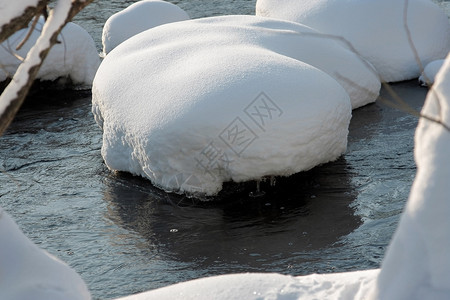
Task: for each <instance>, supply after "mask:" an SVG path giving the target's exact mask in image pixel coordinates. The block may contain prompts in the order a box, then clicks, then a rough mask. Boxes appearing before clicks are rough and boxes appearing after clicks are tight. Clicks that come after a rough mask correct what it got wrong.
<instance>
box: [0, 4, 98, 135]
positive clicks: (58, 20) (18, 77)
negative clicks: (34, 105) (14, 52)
mask: <svg viewBox="0 0 450 300" xmlns="http://www.w3.org/2000/svg"><path fill="white" fill-rule="evenodd" d="M31 1H32V0H28V2H31ZM92 1H93V0H58V2H57V4H56V6H55V8H54V9H53V10H52V11H50V14H49V18H48V19H47V21H46V22H45V25H44V28H43V30H42V33H41V35H40V37H39V39H38V40H37V41H36V44H35V45H34V46H33V48H31V49H30V51H29V52H28V55H27V57H26V58H25V60H24V62H23V63H22V64H21V65H20V66H19V68H18V69H17V71H16V73H15V74H14V77H13V79H12V80H11V82H10V83H9V85H8V86H7V87H6V89H5V90H4V91H3V93H2V95H1V96H0V135H2V134H3V132H4V131H5V130H6V128H7V127H8V126H9V124H10V123H11V122H12V120H13V118H14V116H15V115H16V113H17V111H18V110H19V108H20V106H21V105H22V103H23V101H24V99H25V97H26V95H27V94H28V91H29V90H30V88H31V85H32V84H33V81H34V79H35V78H36V76H37V74H38V71H39V69H40V67H41V65H42V63H43V61H44V60H45V58H46V57H47V54H48V53H49V51H50V49H51V47H52V46H53V45H54V44H56V42H57V37H58V35H59V33H60V32H61V30H62V29H63V27H64V26H65V24H66V23H68V22H70V20H71V19H72V18H73V17H74V16H75V15H76V14H77V13H78V12H80V11H81V10H82V9H83V8H84V7H86V6H87V5H88V4H89V3H91V2H92ZM22 6H23V5H22ZM24 14H25V12H24ZM38 14H39V12H38ZM23 22H25V21H23ZM28 22H29V21H26V22H25V23H24V24H25V25H26V26H28ZM2 32H3V30H2Z"/></svg>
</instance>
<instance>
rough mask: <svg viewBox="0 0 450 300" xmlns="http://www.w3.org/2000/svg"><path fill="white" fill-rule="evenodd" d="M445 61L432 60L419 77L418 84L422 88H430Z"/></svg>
mask: <svg viewBox="0 0 450 300" xmlns="http://www.w3.org/2000/svg"><path fill="white" fill-rule="evenodd" d="M444 61H445V59H438V60H433V61H432V62H430V63H429V64H427V65H426V66H425V68H424V70H423V72H422V74H421V75H420V77H419V83H420V84H421V85H422V86H432V85H433V84H434V81H435V78H436V75H437V73H438V72H439V70H440V69H441V68H442V66H443V65H444Z"/></svg>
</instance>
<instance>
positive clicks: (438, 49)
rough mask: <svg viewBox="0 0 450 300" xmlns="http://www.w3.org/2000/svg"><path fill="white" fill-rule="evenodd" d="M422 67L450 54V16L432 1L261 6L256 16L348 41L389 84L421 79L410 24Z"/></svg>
mask: <svg viewBox="0 0 450 300" xmlns="http://www.w3.org/2000/svg"><path fill="white" fill-rule="evenodd" d="M405 3H407V4H408V6H407V9H406V15H407V28H408V30H409V31H410V33H411V34H410V37H411V40H412V42H413V43H414V46H415V48H416V49H417V53H418V55H419V57H420V60H421V62H422V65H426V64H427V63H429V62H430V61H433V60H436V59H443V58H444V57H445V56H446V55H447V53H448V52H449V51H450V25H449V21H448V18H447V15H446V14H445V13H444V12H443V11H442V10H441V9H440V8H439V7H438V6H437V5H436V4H435V3H433V2H432V1H430V0H410V1H404V0H376V1H363V0H347V1H341V0H319V1H318V0H304V1H298V0H258V1H257V3H256V14H257V15H259V16H265V17H274V18H279V19H284V20H290V21H295V22H299V23H302V24H305V25H308V26H310V27H313V28H315V29H317V30H319V31H321V32H323V33H326V34H333V35H336V36H342V37H344V38H345V39H346V40H348V41H349V42H350V43H351V44H352V45H353V46H354V47H355V48H356V50H357V51H358V52H359V53H360V54H361V55H362V56H363V57H365V58H366V59H367V60H368V61H370V62H371V63H372V64H373V65H374V66H375V68H376V69H377V70H378V72H379V74H380V76H381V78H382V79H383V80H385V81H387V82H393V81H401V80H407V79H412V78H417V77H419V75H420V71H421V70H420V68H419V66H418V64H417V62H416V58H415V56H414V53H413V51H412V48H411V45H410V42H409V41H408V34H407V29H406V26H405V22H404V16H405V13H404V12H405Z"/></svg>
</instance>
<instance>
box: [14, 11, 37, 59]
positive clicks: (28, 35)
mask: <svg viewBox="0 0 450 300" xmlns="http://www.w3.org/2000/svg"><path fill="white" fill-rule="evenodd" d="M40 17H41V15H40V14H38V15H36V16H35V17H34V20H33V23H32V24H31V27H30V28H29V29H28V33H27V35H26V36H25V38H24V39H23V40H22V41H21V42H20V43H19V45H17V47H16V51H19V50H20V49H21V48H22V47H23V45H25V43H26V42H27V41H28V39H29V38H30V36H31V35H32V34H33V31H34V29H35V28H36V24H37V22H38V21H39V18H40Z"/></svg>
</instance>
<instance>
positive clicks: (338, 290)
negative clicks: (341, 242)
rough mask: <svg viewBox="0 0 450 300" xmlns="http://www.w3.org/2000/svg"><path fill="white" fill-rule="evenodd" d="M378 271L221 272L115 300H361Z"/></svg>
mask: <svg viewBox="0 0 450 300" xmlns="http://www.w3.org/2000/svg"><path fill="white" fill-rule="evenodd" d="M378 272H379V271H378V270H368V271H358V272H352V273H336V274H325V275H322V274H320V275H319V274H312V275H309V276H303V277H293V276H287V275H281V274H274V273H247V274H231V275H220V276H215V277H209V278H202V279H197V280H192V281H188V282H184V283H179V284H175V285H172V286H169V287H164V288H161V289H157V290H153V291H149V292H144V293H141V294H137V295H131V296H128V297H124V298H120V299H117V300H149V299H158V300H164V299H170V300H172V299H174V300H175V299H180V300H181V299H183V300H189V299H192V300H194V299H195V300H207V299H215V300H229V299H246V300H253V299H254V300H256V299H267V300H269V299H270V300H272V299H283V300H296V299H302V300H313V299H327V300H333V299H342V300H345V299H348V300H350V299H352V300H358V299H364V297H365V296H366V295H367V292H368V291H369V289H370V288H371V287H372V285H373V282H374V280H375V279H376V276H377V274H378Z"/></svg>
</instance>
